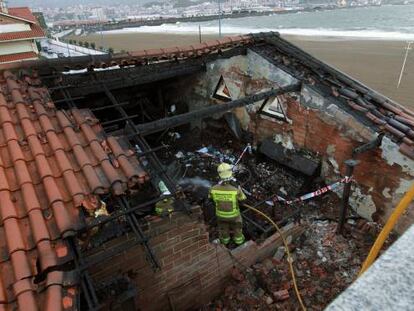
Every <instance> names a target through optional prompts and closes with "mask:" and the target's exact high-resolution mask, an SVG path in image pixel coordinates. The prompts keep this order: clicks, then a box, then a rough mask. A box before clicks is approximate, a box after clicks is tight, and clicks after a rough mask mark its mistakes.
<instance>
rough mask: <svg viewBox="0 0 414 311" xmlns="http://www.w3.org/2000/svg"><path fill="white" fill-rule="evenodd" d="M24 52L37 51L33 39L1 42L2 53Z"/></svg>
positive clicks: (0, 52)
mask: <svg viewBox="0 0 414 311" xmlns="http://www.w3.org/2000/svg"><path fill="white" fill-rule="evenodd" d="M24 52H36V46H35V47H33V42H32V40H23V41H13V42H2V43H0V55H9V54H16V53H24Z"/></svg>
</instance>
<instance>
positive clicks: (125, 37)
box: [67, 32, 414, 109]
mask: <svg viewBox="0 0 414 311" xmlns="http://www.w3.org/2000/svg"><path fill="white" fill-rule="evenodd" d="M282 37H283V38H285V39H287V40H289V41H291V42H292V43H293V44H295V45H297V46H298V47H300V48H302V49H303V50H305V51H306V52H308V53H310V54H312V55H313V56H315V57H317V58H319V59H320V60H322V61H324V62H326V63H327V64H329V65H331V66H332V67H334V68H337V69H338V70H340V71H342V72H344V73H346V74H348V75H349V76H351V77H353V78H354V79H356V80H358V81H360V82H361V83H363V84H365V85H367V86H369V87H370V88H372V89H374V90H376V91H378V92H380V93H382V94H384V95H385V96H387V97H389V98H391V99H393V100H395V101H397V102H398V103H400V104H401V105H403V106H405V107H408V108H410V109H414V88H412V85H414V50H413V51H411V52H410V54H409V56H408V58H407V62H406V67H405V71H404V74H403V79H402V82H401V85H400V87H399V88H397V81H398V77H399V74H400V71H401V66H402V62H403V59H404V54H405V48H406V41H404V40H378V39H375V38H373V39H370V40H365V39H361V38H357V39H350V38H349V37H320V36H303V35H302V36H300V35H282ZM74 38H75V39H76V40H77V41H79V40H80V41H83V42H84V41H88V42H95V44H96V46H97V47H99V46H101V45H102V46H104V47H106V48H108V47H112V48H114V49H115V51H118V52H120V51H122V50H124V51H137V50H144V49H156V48H166V47H175V46H186V45H193V44H197V43H199V37H198V33H195V34H192V35H187V34H182V33H179V34H170V33H136V32H128V33H122V34H105V35H104V36H103V41H102V36H101V35H100V34H91V35H88V36H79V37H76V36H69V37H67V39H74ZM217 38H218V36H217V35H202V41H208V40H214V39H217Z"/></svg>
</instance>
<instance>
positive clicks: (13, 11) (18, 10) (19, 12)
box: [8, 7, 36, 23]
mask: <svg viewBox="0 0 414 311" xmlns="http://www.w3.org/2000/svg"><path fill="white" fill-rule="evenodd" d="M8 11H9V13H8V14H9V15H11V16H16V17H20V18H23V19H26V20H29V21H32V22H34V23H35V22H36V17H35V16H34V15H33V13H32V11H31V10H30V8H28V7H14V8H8Z"/></svg>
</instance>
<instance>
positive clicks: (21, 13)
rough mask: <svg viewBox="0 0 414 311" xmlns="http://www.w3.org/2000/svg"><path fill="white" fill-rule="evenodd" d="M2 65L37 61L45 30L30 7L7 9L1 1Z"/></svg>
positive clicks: (0, 38)
mask: <svg viewBox="0 0 414 311" xmlns="http://www.w3.org/2000/svg"><path fill="white" fill-rule="evenodd" d="M0 9H1V11H0V63H10V62H16V61H22V60H30V59H37V58H38V57H39V51H38V49H37V46H36V41H35V40H36V39H40V38H43V37H45V33H44V31H43V29H42V28H41V27H40V26H39V24H38V22H37V20H36V18H35V17H34V16H33V14H32V12H31V11H30V9H29V8H28V7H19V8H7V7H6V6H5V5H4V3H3V1H1V0H0Z"/></svg>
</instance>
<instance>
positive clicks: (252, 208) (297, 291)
mask: <svg viewBox="0 0 414 311" xmlns="http://www.w3.org/2000/svg"><path fill="white" fill-rule="evenodd" d="M243 206H244V207H247V208H248V209H250V210H252V211H253V212H255V213H257V214H259V215H261V216H263V217H264V218H266V220H267V221H269V222H270V223H271V224H272V225H273V227H275V229H276V231H277V232H278V233H279V235H280V237H281V238H282V241H283V245H284V246H285V250H286V255H287V261H288V263H289V270H290V274H291V275H292V281H293V287H294V289H295V293H296V296H297V297H298V301H299V304H300V306H301V307H302V310H303V311H306V307H305V305H304V304H303V301H302V297H301V296H300V292H299V289H298V285H297V283H296V276H295V270H294V269H293V260H292V256H291V254H290V251H289V246H288V243H287V241H286V239H285V236H284V235H283V232H282V230H280V228H279V226H278V225H277V224H276V223H275V222H274V221H273V220H272V219H271V218H270V217H269V216H267V215H266V214H265V213H263V212H261V211H259V210H258V209H256V208H254V207H252V206H249V205H247V204H243Z"/></svg>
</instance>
